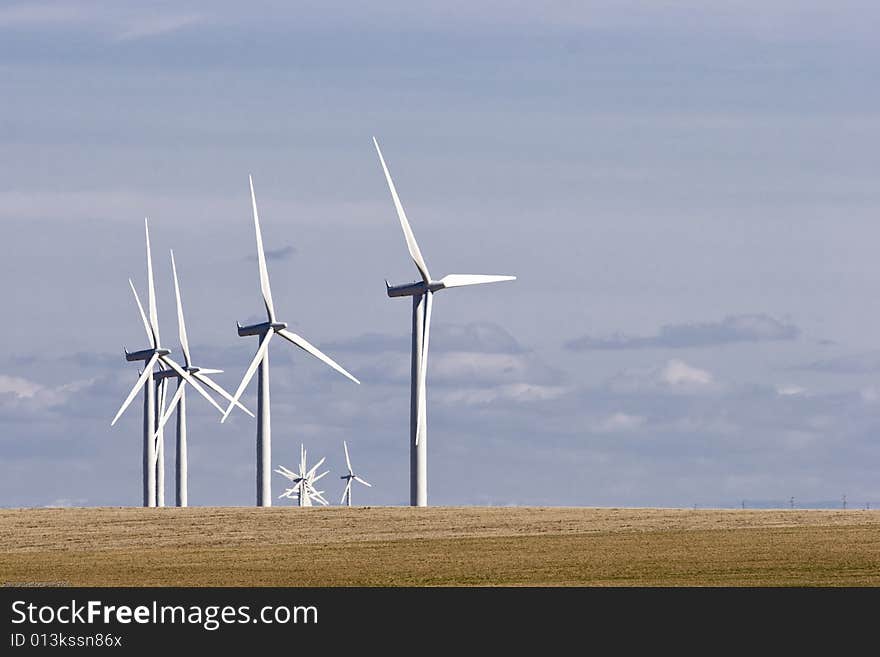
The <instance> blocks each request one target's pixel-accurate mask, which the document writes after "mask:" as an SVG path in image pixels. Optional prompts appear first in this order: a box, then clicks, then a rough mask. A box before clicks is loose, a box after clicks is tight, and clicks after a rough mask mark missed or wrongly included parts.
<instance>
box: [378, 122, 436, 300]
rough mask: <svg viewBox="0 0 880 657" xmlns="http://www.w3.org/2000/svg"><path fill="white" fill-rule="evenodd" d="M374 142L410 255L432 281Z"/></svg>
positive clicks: (383, 159) (427, 281)
mask: <svg viewBox="0 0 880 657" xmlns="http://www.w3.org/2000/svg"><path fill="white" fill-rule="evenodd" d="M373 144H374V145H375V146H376V152H377V153H378V154H379V162H381V163H382V171H384V172H385V180H386V181H388V188H389V189H390V190H391V198H392V200H393V201H394V207H395V209H396V210H397V218H398V219H400V227H401V228H402V229H403V236H404V238H406V248H407V249H409V255H410V257H411V258H412V259H413V262H414V263H415V264H416V267H417V268H418V270H419V273H420V274H421V275H422V280H423V281H425V283H430V282H431V274H430V273H428V265H426V264H425V259H424V258H423V257H422V252H421V251H420V250H419V245H418V243H417V242H416V238H415V235H413V232H412V228H410V225H409V221H408V220H407V218H406V213H405V212H404V211H403V205H402V204H401V202H400V198H399V197H398V196H397V189H396V188H395V187H394V181H393V180H392V179H391V173H390V172H389V171H388V167H387V166H386V164H385V158H384V157H382V150H381V149H380V148H379V142H378V141H376V138H375V137H373Z"/></svg>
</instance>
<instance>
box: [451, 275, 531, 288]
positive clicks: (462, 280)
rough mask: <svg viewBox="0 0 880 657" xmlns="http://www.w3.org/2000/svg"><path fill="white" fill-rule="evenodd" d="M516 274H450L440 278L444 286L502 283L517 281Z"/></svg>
mask: <svg viewBox="0 0 880 657" xmlns="http://www.w3.org/2000/svg"><path fill="white" fill-rule="evenodd" d="M515 280H516V276H490V275H487V274H448V275H446V276H444V277H443V278H441V279H440V283H442V284H443V287H444V288H447V287H461V286H463V285H482V284H483V283H500V282H501V281H515Z"/></svg>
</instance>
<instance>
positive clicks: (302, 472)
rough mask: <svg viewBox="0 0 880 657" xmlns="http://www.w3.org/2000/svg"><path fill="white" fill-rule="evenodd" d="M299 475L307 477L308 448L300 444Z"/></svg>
mask: <svg viewBox="0 0 880 657" xmlns="http://www.w3.org/2000/svg"><path fill="white" fill-rule="evenodd" d="M299 474H300V476H301V477H305V475H306V446H305V445H304V444H303V443H300V444H299Z"/></svg>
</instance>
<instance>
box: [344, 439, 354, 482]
mask: <svg viewBox="0 0 880 657" xmlns="http://www.w3.org/2000/svg"><path fill="white" fill-rule="evenodd" d="M342 447H343V449H345V465H346V466H347V467H348V473H349V474H351V473H352V469H351V459H349V458H348V445H347V444H346V443H345V441H344V440H343V441H342Z"/></svg>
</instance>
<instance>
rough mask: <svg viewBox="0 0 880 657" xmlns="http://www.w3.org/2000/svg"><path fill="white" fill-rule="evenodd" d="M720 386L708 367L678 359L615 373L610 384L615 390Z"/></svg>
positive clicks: (664, 390) (672, 390)
mask: <svg viewBox="0 0 880 657" xmlns="http://www.w3.org/2000/svg"><path fill="white" fill-rule="evenodd" d="M719 387H720V386H719V385H718V384H717V383H716V382H715V377H714V376H712V373H711V372H708V371H707V370H703V369H700V368H698V367H694V366H692V365H689V364H688V363H686V362H684V361H683V360H679V359H675V358H674V359H671V360H669V361H667V362H666V363H665V364H663V365H661V366H659V367H655V368H650V369H629V370H624V371H623V372H621V373H620V374H618V375H616V376H614V377H612V379H611V380H610V381H609V382H608V388H609V390H611V391H612V392H614V393H641V392H649V391H656V392H661V393H667V392H670V393H683V394H689V393H704V392H706V391H710V390H717V389H718V388H719Z"/></svg>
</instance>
